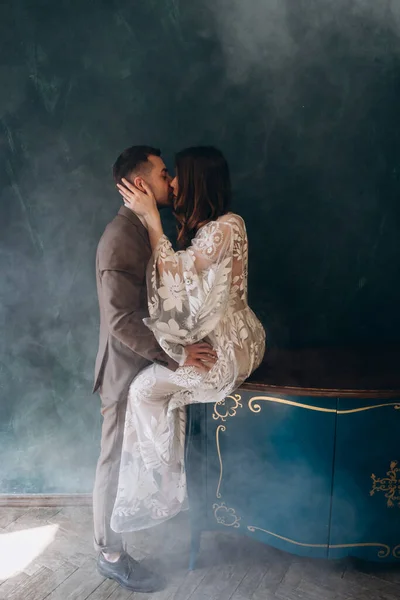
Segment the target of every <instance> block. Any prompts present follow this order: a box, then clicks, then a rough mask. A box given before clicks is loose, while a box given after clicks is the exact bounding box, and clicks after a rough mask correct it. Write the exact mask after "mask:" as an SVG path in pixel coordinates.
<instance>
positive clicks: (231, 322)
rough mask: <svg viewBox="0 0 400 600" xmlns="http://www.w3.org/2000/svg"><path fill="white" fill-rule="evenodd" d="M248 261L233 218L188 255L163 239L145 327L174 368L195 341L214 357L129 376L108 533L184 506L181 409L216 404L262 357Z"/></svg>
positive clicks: (207, 229) (213, 225) (202, 234)
mask: <svg viewBox="0 0 400 600" xmlns="http://www.w3.org/2000/svg"><path fill="white" fill-rule="evenodd" d="M247 262H248V242H247V234H246V227H245V224H244V221H243V219H242V218H241V217H240V216H238V215H236V214H233V213H228V214H226V215H224V216H223V217H220V218H219V219H218V220H217V221H211V222H209V223H207V224H206V225H204V226H203V227H202V228H201V229H199V231H198V232H197V235H196V237H195V238H194V239H193V240H192V244H191V246H190V247H189V248H188V249H187V250H184V251H180V252H174V250H173V248H172V246H171V243H170V241H169V240H168V238H167V237H166V236H163V237H162V238H161V239H160V241H159V243H158V246H157V248H156V249H155V251H154V253H153V257H152V260H151V262H150V264H149V269H148V281H147V286H148V303H149V314H150V317H149V318H148V319H145V323H146V325H147V326H148V327H149V328H150V329H151V330H152V331H153V332H154V335H155V337H156V338H157V340H158V342H159V344H160V345H161V347H162V348H163V349H164V350H165V352H166V353H167V354H168V355H169V356H171V357H172V358H174V359H175V360H176V361H177V362H178V363H180V364H182V360H183V359H184V346H186V345H188V344H193V343H195V342H199V341H202V340H206V341H209V342H210V343H211V345H212V346H213V348H214V349H215V350H216V352H217V353H218V360H217V363H216V364H215V365H214V367H213V368H212V369H211V370H210V371H209V372H208V373H207V374H202V373H200V372H199V371H198V370H197V369H195V368H193V367H180V368H178V369H177V371H175V372H172V371H169V370H168V369H166V368H164V367H162V366H160V365H156V364H153V365H151V366H149V367H147V368H146V369H144V370H143V371H142V372H141V373H140V374H139V375H138V376H137V377H136V378H135V379H134V380H133V382H132V384H131V386H130V389H129V395H128V406H127V413H126V421H125V430H124V439H123V448H122V457H121V467H120V474H119V482H118V492H117V497H116V501H115V505H114V510H113V514H112V518H111V527H112V528H113V529H114V530H115V531H118V532H124V531H137V530H139V529H145V528H148V527H151V526H153V525H156V524H157V523H160V522H162V521H165V520H167V519H170V518H171V517H173V516H175V515H176V514H177V513H178V512H180V511H181V510H182V509H184V508H186V478H185V469H184V449H185V427H186V409H185V407H186V405H188V404H191V403H194V402H217V401H219V400H223V398H225V396H227V395H229V394H231V393H232V392H233V391H234V390H235V389H236V388H237V387H238V386H239V385H240V384H241V383H243V381H244V380H245V379H246V378H247V377H248V376H249V375H250V374H251V373H252V372H253V371H254V370H255V369H256V368H257V367H258V366H259V364H260V363H261V361H262V358H263V355H264V351H265V331H264V329H263V326H262V325H261V323H260V321H259V320H258V319H257V317H256V316H255V314H254V313H253V311H252V310H251V309H250V307H249V306H248V304H247Z"/></svg>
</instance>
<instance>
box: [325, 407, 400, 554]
mask: <svg viewBox="0 0 400 600" xmlns="http://www.w3.org/2000/svg"><path fill="white" fill-rule="evenodd" d="M399 406H400V400H399V401H396V399H391V400H380V399H375V400H369V399H368V400H361V399H354V398H353V399H340V400H339V403H338V416H337V434H336V452H335V467H334V486H333V502H332V524H331V536H330V544H329V545H330V548H329V556H331V557H332V558H336V557H341V556H345V555H352V556H358V557H360V558H365V559H368V560H377V561H383V560H386V561H389V560H391V561H396V560H398V561H399V560H400V410H399Z"/></svg>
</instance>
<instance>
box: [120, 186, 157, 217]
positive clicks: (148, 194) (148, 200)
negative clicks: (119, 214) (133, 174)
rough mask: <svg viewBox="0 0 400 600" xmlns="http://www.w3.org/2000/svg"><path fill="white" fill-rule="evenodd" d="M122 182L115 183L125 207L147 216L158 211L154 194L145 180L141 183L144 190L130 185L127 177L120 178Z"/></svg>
mask: <svg viewBox="0 0 400 600" xmlns="http://www.w3.org/2000/svg"><path fill="white" fill-rule="evenodd" d="M122 184H123V185H122ZM122 184H120V183H117V188H118V191H119V193H120V194H121V196H122V197H123V199H124V204H125V206H126V207H127V208H129V209H130V210H132V211H133V212H134V213H136V214H137V215H139V216H141V217H148V216H151V215H152V214H154V213H157V212H158V208H157V204H156V199H155V198H154V194H153V192H152V191H151V189H150V187H149V186H148V185H147V183H146V182H145V181H143V184H142V185H143V188H144V190H145V191H144V192H142V191H141V190H139V189H138V188H137V187H135V186H134V185H132V183H130V182H129V181H128V180H127V179H122Z"/></svg>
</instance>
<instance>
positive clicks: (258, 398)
mask: <svg viewBox="0 0 400 600" xmlns="http://www.w3.org/2000/svg"><path fill="white" fill-rule="evenodd" d="M261 400H263V401H264V402H274V403H276V404H287V405H289V406H296V407H297V408H306V409H307V410H316V411H318V412H325V413H336V409H335V408H323V407H321V406H311V405H310V404H301V403H300V402H293V400H286V399H284V398H275V397H274V396H254V397H253V398H250V400H249V402H248V407H249V409H250V410H251V412H253V413H259V412H261V406H260V405H259V404H255V402H257V401H261Z"/></svg>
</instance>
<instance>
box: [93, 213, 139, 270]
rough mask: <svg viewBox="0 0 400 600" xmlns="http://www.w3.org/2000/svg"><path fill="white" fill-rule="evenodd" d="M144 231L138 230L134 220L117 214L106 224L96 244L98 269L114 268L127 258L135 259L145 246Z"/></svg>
mask: <svg viewBox="0 0 400 600" xmlns="http://www.w3.org/2000/svg"><path fill="white" fill-rule="evenodd" d="M146 233H147V232H146V231H144V234H143V232H141V231H140V229H139V227H138V226H137V224H136V223H135V222H132V221H130V220H129V219H127V218H126V217H124V216H123V215H121V214H117V215H116V216H115V217H114V218H113V219H112V221H110V222H109V223H108V225H107V226H106V228H105V230H104V232H103V235H102V236H101V238H100V240H99V243H98V246H97V256H98V261H99V267H100V269H101V270H102V269H108V268H116V265H117V264H118V263H119V262H121V261H122V263H126V261H127V259H128V258H129V257H130V260H136V257H137V255H138V254H142V252H143V251H144V249H145V248H146V239H145V235H146Z"/></svg>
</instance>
